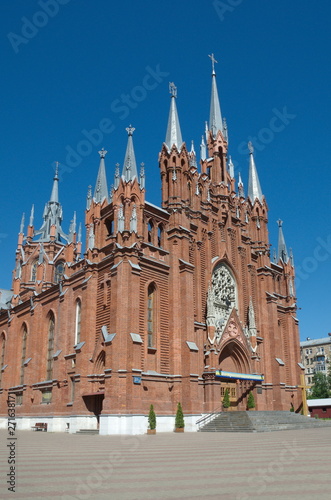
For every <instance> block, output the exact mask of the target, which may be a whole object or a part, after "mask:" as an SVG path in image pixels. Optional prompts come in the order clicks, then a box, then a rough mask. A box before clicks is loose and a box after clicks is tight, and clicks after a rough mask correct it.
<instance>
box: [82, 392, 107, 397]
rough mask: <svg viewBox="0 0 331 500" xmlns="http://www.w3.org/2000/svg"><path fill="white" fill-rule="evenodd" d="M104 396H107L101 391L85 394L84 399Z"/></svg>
mask: <svg viewBox="0 0 331 500" xmlns="http://www.w3.org/2000/svg"><path fill="white" fill-rule="evenodd" d="M104 395H105V391H100V392H89V393H87V394H83V395H82V397H83V398H87V397H90V396H104Z"/></svg>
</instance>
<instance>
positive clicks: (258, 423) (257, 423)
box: [199, 411, 331, 432]
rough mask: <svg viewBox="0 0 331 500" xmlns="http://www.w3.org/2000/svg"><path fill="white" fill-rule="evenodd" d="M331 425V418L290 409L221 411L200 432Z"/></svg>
mask: <svg viewBox="0 0 331 500" xmlns="http://www.w3.org/2000/svg"><path fill="white" fill-rule="evenodd" d="M327 426H330V427H331V420H318V419H315V418H310V417H305V416H303V415H299V414H297V413H293V412H290V411H233V412H221V413H218V414H216V415H215V418H214V419H213V420H211V421H209V422H208V423H207V424H206V425H204V426H203V427H201V428H200V429H199V432H271V431H280V430H287V429H306V428H311V427H327Z"/></svg>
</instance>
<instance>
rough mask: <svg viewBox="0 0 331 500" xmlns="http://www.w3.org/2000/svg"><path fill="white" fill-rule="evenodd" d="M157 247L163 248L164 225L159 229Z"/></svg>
mask: <svg viewBox="0 0 331 500" xmlns="http://www.w3.org/2000/svg"><path fill="white" fill-rule="evenodd" d="M157 245H158V247H159V248H162V246H163V225H162V224H160V225H159V226H158V228H157Z"/></svg>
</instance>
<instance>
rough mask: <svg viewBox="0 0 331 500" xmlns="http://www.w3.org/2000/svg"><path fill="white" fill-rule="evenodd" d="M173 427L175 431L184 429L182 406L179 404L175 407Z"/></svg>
mask: <svg viewBox="0 0 331 500" xmlns="http://www.w3.org/2000/svg"><path fill="white" fill-rule="evenodd" d="M175 427H176V429H183V428H184V427H185V422H184V415H183V410H182V405H181V404H180V403H178V405H177V412H176V420H175Z"/></svg>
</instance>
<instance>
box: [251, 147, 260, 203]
mask: <svg viewBox="0 0 331 500" xmlns="http://www.w3.org/2000/svg"><path fill="white" fill-rule="evenodd" d="M248 149H249V176H248V198H250V200H251V202H252V203H254V202H255V200H256V198H257V199H258V200H259V201H260V202H261V203H262V198H263V195H262V189H261V185H260V181H259V177H258V175H257V169H256V165H255V161H254V154H253V153H254V148H253V144H252V143H251V142H249V143H248Z"/></svg>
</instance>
